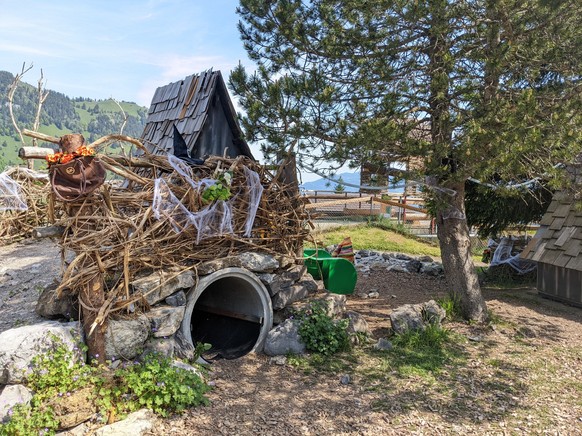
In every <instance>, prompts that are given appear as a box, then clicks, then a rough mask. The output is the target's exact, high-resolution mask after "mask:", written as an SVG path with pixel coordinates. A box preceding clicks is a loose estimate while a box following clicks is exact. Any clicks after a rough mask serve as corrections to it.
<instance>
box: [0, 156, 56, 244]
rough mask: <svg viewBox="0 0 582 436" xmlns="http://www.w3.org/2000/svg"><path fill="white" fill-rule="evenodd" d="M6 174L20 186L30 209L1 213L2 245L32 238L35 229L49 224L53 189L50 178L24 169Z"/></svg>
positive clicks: (6, 172) (11, 169)
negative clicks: (49, 203)
mask: <svg viewBox="0 0 582 436" xmlns="http://www.w3.org/2000/svg"><path fill="white" fill-rule="evenodd" d="M5 174H6V175H8V176H9V177H10V178H11V179H13V180H14V181H15V182H16V183H18V185H19V186H20V191H21V193H22V201H23V202H25V203H26V205H27V206H28V209H27V210H22V211H17V210H7V211H3V212H0V245H2V244H8V243H12V242H14V241H16V240H18V239H22V238H25V237H27V236H30V235H31V233H32V232H33V230H34V228H35V227H40V226H43V225H46V224H48V222H49V216H47V210H48V202H49V200H50V199H49V196H50V192H51V189H50V185H49V180H48V176H46V174H44V175H43V174H42V173H39V172H36V171H32V170H29V169H26V168H22V167H11V168H9V169H7V170H6V171H5ZM52 210H53V211H54V208H53V209H52Z"/></svg>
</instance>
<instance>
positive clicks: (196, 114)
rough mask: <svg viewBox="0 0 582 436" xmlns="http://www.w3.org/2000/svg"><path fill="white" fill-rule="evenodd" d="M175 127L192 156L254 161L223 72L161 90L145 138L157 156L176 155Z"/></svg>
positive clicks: (191, 78) (188, 79)
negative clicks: (235, 157) (247, 158)
mask: <svg viewBox="0 0 582 436" xmlns="http://www.w3.org/2000/svg"><path fill="white" fill-rule="evenodd" d="M174 127H175V128H176V129H177V131H178V132H179V133H180V135H181V136H182V138H183V140H184V143H185V144H186V146H187V149H188V153H189V154H190V156H191V157H203V156H204V155H210V154H215V155H222V154H223V153H224V149H225V148H227V147H228V153H227V155H229V156H237V155H241V154H242V155H245V156H249V157H250V158H253V155H252V153H251V150H250V148H249V146H248V144H247V143H246V142H245V140H244V139H243V135H242V131H241V129H240V126H239V124H238V120H237V116H236V112H235V110H234V107H233V105H232V102H231V100H230V97H229V95H228V91H227V89H226V84H225V83H224V79H223V78H222V74H221V73H220V71H211V70H209V71H205V72H203V73H200V74H198V75H196V74H193V75H191V76H188V77H186V78H185V79H184V80H180V81H178V82H174V83H170V84H168V85H166V86H162V87H160V88H158V89H157V90H156V92H155V94H154V96H153V98H152V103H151V105H150V109H149V112H148V117H147V120H146V125H145V127H144V131H143V134H142V139H143V141H144V143H145V144H146V146H147V147H148V149H149V150H150V151H151V152H153V153H156V154H162V153H164V152H165V153H168V152H170V153H173V146H174Z"/></svg>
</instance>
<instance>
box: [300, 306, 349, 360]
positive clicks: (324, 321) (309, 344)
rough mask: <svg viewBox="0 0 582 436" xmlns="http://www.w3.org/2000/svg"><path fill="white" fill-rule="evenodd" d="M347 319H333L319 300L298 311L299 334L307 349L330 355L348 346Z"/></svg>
mask: <svg viewBox="0 0 582 436" xmlns="http://www.w3.org/2000/svg"><path fill="white" fill-rule="evenodd" d="M348 324H349V321H348V320H347V319H343V320H334V319H332V318H331V317H330V316H329V315H328V314H327V311H326V308H325V305H324V304H323V303H321V302H314V303H312V304H311V305H310V307H309V308H308V309H306V310H304V311H302V312H301V313H299V336H300V337H301V339H302V340H303V342H304V343H305V347H306V348H307V350H309V351H313V352H315V353H320V354H323V355H326V356H328V355H330V354H334V353H337V352H338V351H344V350H347V349H348V348H349V346H350V340H349V336H348V331H347V328H348Z"/></svg>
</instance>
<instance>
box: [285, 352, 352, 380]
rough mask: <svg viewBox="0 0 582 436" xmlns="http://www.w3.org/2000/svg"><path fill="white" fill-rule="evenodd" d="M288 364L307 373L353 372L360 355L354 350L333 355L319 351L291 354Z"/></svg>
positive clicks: (288, 357)
mask: <svg viewBox="0 0 582 436" xmlns="http://www.w3.org/2000/svg"><path fill="white" fill-rule="evenodd" d="M287 364H289V365H290V366H292V367H294V368H297V369H299V370H300V371H302V372H303V373H304V374H307V375H310V374H314V373H317V372H323V373H332V374H340V373H345V372H352V371H353V370H354V368H355V367H356V366H357V364H358V356H357V354H356V353H352V352H345V353H338V354H334V355H333V356H327V355H324V354H319V353H313V354H302V355H297V354H290V355H288V356H287Z"/></svg>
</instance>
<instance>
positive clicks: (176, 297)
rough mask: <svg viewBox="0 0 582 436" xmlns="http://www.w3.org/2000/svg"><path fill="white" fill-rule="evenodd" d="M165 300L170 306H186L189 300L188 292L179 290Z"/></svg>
mask: <svg viewBox="0 0 582 436" xmlns="http://www.w3.org/2000/svg"><path fill="white" fill-rule="evenodd" d="M165 302H166V304H167V305H168V306H174V307H178V306H185V305H186V302H187V299H186V293H185V292H184V291H178V292H176V293H175V294H172V295H170V296H169V297H166V299H165Z"/></svg>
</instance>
